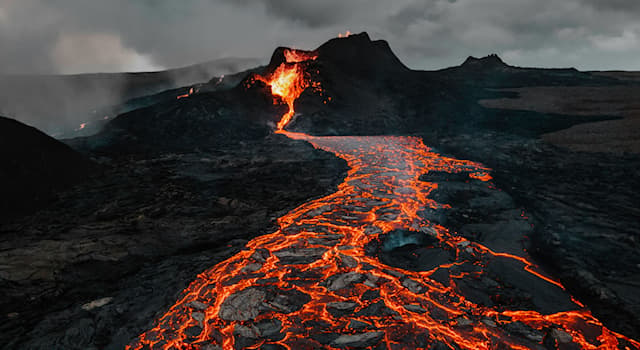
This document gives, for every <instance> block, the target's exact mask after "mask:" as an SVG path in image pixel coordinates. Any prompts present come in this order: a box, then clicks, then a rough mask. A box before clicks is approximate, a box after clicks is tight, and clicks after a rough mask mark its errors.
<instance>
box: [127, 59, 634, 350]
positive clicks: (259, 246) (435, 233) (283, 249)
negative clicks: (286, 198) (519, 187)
mask: <svg viewBox="0 0 640 350" xmlns="http://www.w3.org/2000/svg"><path fill="white" fill-rule="evenodd" d="M292 57H293V56H292ZM288 60H289V58H287V61H288ZM291 60H292V62H287V63H283V64H282V65H281V66H280V67H278V69H276V70H275V71H274V73H273V74H272V75H271V76H270V77H269V78H268V79H265V82H267V83H268V84H269V85H271V87H272V92H273V94H274V95H277V96H280V97H282V99H283V100H284V101H285V102H287V104H288V105H289V107H290V109H289V112H288V113H287V114H286V115H285V116H284V117H283V119H282V120H281V121H280V123H279V124H278V128H279V132H280V133H282V134H284V135H286V136H288V137H290V138H293V139H298V140H305V141H308V142H310V143H311V144H312V145H313V146H314V147H316V148H319V149H322V150H325V151H327V152H332V153H334V154H336V155H337V156H338V157H341V158H343V159H344V160H346V161H347V162H348V165H349V167H350V170H349V172H348V175H347V177H346V178H345V180H344V182H343V183H342V184H340V185H339V187H338V190H337V191H336V192H335V193H333V194H331V195H328V196H326V197H323V198H319V199H315V200H312V201H309V202H307V203H305V204H303V205H301V206H300V207H298V208H296V209H294V210H293V211H291V212H289V213H287V214H286V215H284V216H283V217H281V218H279V219H278V225H279V229H278V230H277V231H276V232H275V233H272V234H267V235H264V236H260V237H257V238H255V239H253V240H252V241H250V242H249V243H248V244H247V246H246V248H245V249H244V250H242V251H240V252H239V253H238V254H236V255H235V256H233V257H231V258H229V259H228V260H226V261H223V262H221V263H219V264H217V265H216V266H214V267H212V268H211V269H209V270H207V271H205V272H203V273H202V274H200V275H199V276H198V278H197V279H196V280H195V281H194V282H192V283H191V285H190V286H189V287H188V288H187V289H185V290H184V292H183V294H182V296H181V297H180V299H179V300H178V301H177V303H176V304H175V305H173V306H172V307H171V308H170V309H169V310H168V311H167V312H166V314H164V316H162V317H161V318H160V319H159V320H158V321H157V325H156V326H155V327H154V328H153V329H151V330H149V331H147V332H145V333H144V334H142V335H140V336H139V338H138V339H136V340H135V341H134V342H133V343H132V344H130V345H129V346H128V349H219V348H223V349H242V348H248V349H258V348H260V349H289V350H297V349H318V348H327V349H338V348H350V349H354V348H375V349H431V348H445V349H447V348H450V349H509V348H511V349H544V348H558V349H573V348H582V349H625V348H626V349H632V348H640V343H638V342H636V341H634V340H632V339H629V338H626V337H625V336H623V335H620V334H617V333H615V332H613V331H611V330H609V329H607V328H606V327H605V326H603V325H602V323H601V322H600V321H598V320H597V319H596V318H595V317H594V316H593V315H592V314H591V313H590V311H589V310H588V309H586V308H585V307H584V306H582V305H581V304H579V303H578V302H575V301H574V302H571V300H572V298H571V297H570V296H569V295H568V294H567V293H566V291H565V290H564V287H563V286H562V285H561V284H560V283H559V282H557V281H555V280H553V279H552V278H550V277H547V276H546V275H545V274H544V273H542V272H541V271H539V269H538V268H537V267H536V265H535V264H533V263H532V262H530V261H529V260H528V258H527V255H526V253H525V252H521V254H517V255H516V254H511V253H508V252H498V251H495V250H492V249H490V248H489V247H487V246H484V245H483V244H481V243H479V242H476V241H472V240H469V239H467V238H465V237H463V236H461V235H458V234H456V233H455V232H453V231H450V230H448V229H447V228H446V227H443V226H441V225H438V224H435V223H433V222H431V221H429V220H427V219H425V218H424V215H421V213H424V212H425V211H429V210H446V209H447V208H450V206H449V205H447V204H445V203H438V202H436V201H435V200H434V199H433V198H432V197H433V196H432V195H433V192H434V191H435V190H437V189H438V184H437V183H435V182H426V181H422V180H420V176H421V175H423V174H429V173H452V174H453V173H457V174H461V173H466V174H467V176H468V180H467V181H468V182H469V183H475V184H476V185H478V186H487V185H490V182H489V181H491V176H490V175H489V172H490V169H487V168H485V167H484V166H482V165H481V164H478V163H474V162H471V161H465V160H457V159H453V158H448V157H444V156H442V155H440V154H438V153H435V152H433V151H432V150H431V149H429V148H428V147H426V146H425V145H424V144H423V143H422V141H421V140H420V139H419V138H416V137H402V136H371V137H367V136H358V137H350V136H344V137H314V136H309V135H305V134H299V133H290V132H286V131H283V130H282V129H283V128H284V126H285V125H286V124H287V122H288V121H289V120H290V118H291V115H292V114H291V113H293V101H294V100H295V98H294V97H297V96H299V95H300V93H301V92H302V90H304V88H305V87H308V86H310V85H309V83H305V82H304V81H303V80H304V79H303V78H302V77H303V75H301V74H302V73H301V72H300V68H299V67H298V66H297V64H298V62H295V61H296V60H297V58H291ZM290 114H291V115H290ZM394 232H409V233H411V234H413V235H417V236H424V237H428V239H430V240H431V241H432V242H434V243H433V244H432V246H433V247H434V249H440V250H442V251H445V252H447V254H449V256H451V257H452V258H451V259H449V261H447V262H446V263H443V264H439V265H436V266H435V267H434V268H432V269H429V270H428V271H409V270H405V269H401V268H397V267H392V266H388V265H386V264H384V263H383V262H381V261H380V259H378V257H377V255H376V254H375V253H372V252H371V250H370V249H368V248H369V247H371V246H372V245H375V244H376V243H379V242H381V241H383V240H384V238H385V237H387V236H388V235H391V234H393V233H394ZM496 263H500V264H502V265H501V266H506V267H508V268H509V269H512V270H514V271H516V270H517V271H518V273H519V274H518V275H517V278H519V279H528V280H533V281H535V282H534V286H535V288H534V290H532V291H530V292H531V293H541V294H543V295H563V296H564V297H566V299H567V300H569V305H570V307H571V309H570V310H568V311H558V312H551V313H545V312H543V311H541V310H539V308H538V307H537V306H536V305H517V306H513V307H510V306H511V305H510V304H508V303H497V302H496V303H495V304H494V305H487V304H483V303H479V302H474V301H472V299H474V298H472V297H471V295H472V294H473V291H472V290H471V291H470V290H469V289H468V288H467V289H465V288H463V286H464V285H472V286H473V285H474V284H475V283H479V281H481V280H487V279H489V280H491V283H492V285H493V288H494V289H495V291H496V292H495V294H496V298H499V297H500V294H501V293H502V291H504V290H507V289H509V288H511V285H512V284H518V282H519V281H515V280H500V279H495V278H494V279H491V278H489V277H488V273H487V269H488V267H489V266H490V265H492V264H496ZM545 293H547V294H545ZM548 293H551V294H548ZM553 293H555V294H553ZM505 305H506V306H505Z"/></svg>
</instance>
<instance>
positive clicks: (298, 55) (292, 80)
mask: <svg viewBox="0 0 640 350" xmlns="http://www.w3.org/2000/svg"><path fill="white" fill-rule="evenodd" d="M284 57H285V62H283V63H282V64H280V66H278V68H276V69H275V71H273V73H271V74H269V75H268V76H267V77H262V76H258V77H257V80H260V81H262V82H264V83H265V84H267V85H269V86H270V87H271V93H272V94H273V95H274V96H277V97H279V98H280V99H281V100H282V101H284V102H285V103H286V104H287V106H288V107H289V110H288V111H287V113H285V114H284V115H283V116H282V118H281V119H280V121H279V122H278V125H277V130H284V127H285V126H286V125H287V124H288V123H289V122H290V121H291V119H292V118H293V116H294V115H295V109H294V102H295V101H296V100H297V99H298V97H300V95H301V94H302V92H304V90H306V89H307V88H309V87H313V88H315V89H319V88H320V85H319V84H318V83H315V82H312V81H311V79H310V78H309V76H308V75H307V74H306V73H305V70H304V69H303V67H302V64H303V63H304V62H307V61H313V60H315V59H316V58H317V57H318V56H317V55H316V54H315V53H313V52H308V51H302V50H291V49H285V50H284ZM276 103H277V101H276Z"/></svg>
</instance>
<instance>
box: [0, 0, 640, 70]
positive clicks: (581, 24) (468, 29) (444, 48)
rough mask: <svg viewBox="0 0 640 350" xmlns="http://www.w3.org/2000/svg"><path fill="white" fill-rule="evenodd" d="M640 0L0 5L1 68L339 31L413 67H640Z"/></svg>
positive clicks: (250, 49)
mask: <svg viewBox="0 0 640 350" xmlns="http://www.w3.org/2000/svg"><path fill="white" fill-rule="evenodd" d="M639 14H640V1H637V0H629V1H626V0H563V1H557V0H517V1H514V0H456V1H453V0H394V1H389V0H386V1H385V0H351V1H344V0H326V1H317V0H314V1H301V0H262V1H257V0H256V1H250V0H189V1H169V0H156V1H151V0H140V1H129V0H110V1H98V0H0V50H1V52H2V54H1V55H0V67H1V68H0V71H4V72H51V73H55V72H64V73H70V72H83V71H116V70H148V69H159V68H163V67H176V66H183V65H187V64H191V63H196V62H201V61H207V60H211V59H216V58H220V57H256V58H260V59H262V60H267V59H268V57H269V56H270V54H271V52H272V50H273V49H274V48H275V47H276V46H279V45H285V46H296V47H301V48H314V47H316V46H318V45H319V44H321V43H322V42H324V41H325V40H327V39H329V38H331V37H334V36H336V35H337V34H338V33H343V32H345V31H347V30H350V31H351V32H359V31H368V32H369V34H370V35H371V36H372V37H374V38H381V39H386V40H388V41H389V42H390V44H391V47H392V48H393V49H394V50H395V51H396V53H397V54H398V55H399V56H400V58H401V59H402V60H404V61H405V62H406V63H407V64H408V65H409V66H411V67H414V68H438V67H444V66H450V65H454V64H458V63H460V62H461V61H462V60H464V58H465V57H466V56H467V55H486V54H489V53H493V52H495V53H498V54H500V55H502V56H504V58H505V60H507V61H508V62H510V63H513V64H516V65H535V66H576V67H578V68H582V69H597V68H603V69H604V68H619V69H625V68H626V69H640V62H638V60H637V57H638V55H639V54H640V23H638V21H637V18H638V15H639Z"/></svg>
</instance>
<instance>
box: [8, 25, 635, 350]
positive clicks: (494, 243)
mask: <svg viewBox="0 0 640 350" xmlns="http://www.w3.org/2000/svg"><path fill="white" fill-rule="evenodd" d="M539 84H549V85H553V86H562V87H563V88H566V89H584V88H586V87H589V88H592V89H597V88H610V87H611V86H614V85H615V86H616V87H617V88H618V89H627V90H628V91H635V90H633V89H637V88H638V85H637V83H635V82H633V81H629V80H625V79H622V78H617V77H615V76H611V75H603V74H595V73H589V72H580V71H577V70H575V69H538V68H522V67H514V66H510V65H508V64H507V63H505V62H504V61H502V59H500V58H499V57H498V56H497V55H490V56H487V57H485V58H480V59H477V58H473V57H470V58H468V59H467V60H466V61H465V62H464V63H463V64H462V65H460V66H458V67H451V68H446V69H443V70H438V71H415V70H411V69H409V68H408V67H406V66H405V65H404V64H403V63H402V62H401V61H400V60H399V59H398V57H397V56H396V55H395V54H394V53H393V51H392V50H391V47H390V45H389V44H388V43H387V42H385V41H382V40H371V38H370V37H369V35H367V34H366V33H361V34H354V35H349V36H347V37H344V38H335V39H331V40H329V41H328V42H326V43H325V44H323V45H321V46H319V47H318V48H316V49H312V50H301V49H297V48H286V47H281V48H277V49H276V50H275V51H274V53H273V55H272V58H271V60H270V62H269V64H268V65H267V66H265V67H259V68H256V69H254V70H252V71H251V72H250V73H248V74H244V75H242V76H241V78H238V80H237V84H230V85H228V86H225V87H224V88H219V81H218V80H217V79H213V80H211V81H209V82H207V83H202V84H198V85H194V86H188V87H185V88H183V89H181V90H180V91H176V90H171V91H167V92H165V93H161V94H158V95H153V96H149V97H148V100H147V101H149V104H148V105H147V106H146V107H144V108H140V109H136V110H132V111H129V112H126V113H123V114H120V115H119V116H117V117H115V118H113V119H111V120H109V121H108V122H107V123H106V124H105V126H104V128H103V129H102V130H101V131H100V132H99V133H97V134H95V135H93V136H88V137H79V138H73V139H67V140H64V142H65V143H66V145H63V144H61V143H59V142H57V141H56V142H55V144H56V146H55V147H57V148H56V149H59V150H60V151H59V153H60V154H61V155H60V156H57V157H58V158H55V159H60V160H59V161H56V162H55V163H56V164H60V165H64V166H60V167H59V168H57V170H56V173H55V174H58V173H57V172H59V174H61V175H56V176H58V177H64V176H65V175H64V174H69V173H68V172H62V170H64V169H70V170H76V169H83V167H84V166H86V165H83V164H87V162H88V161H86V159H91V160H92V162H93V163H95V164H99V167H100V171H98V172H97V173H94V174H93V175H92V176H90V177H89V178H88V179H87V178H86V177H83V176H80V175H82V174H83V172H82V171H79V172H77V173H76V172H73V171H72V172H71V173H72V174H73V175H74V176H71V175H69V176H70V177H69V179H70V180H71V181H70V182H71V183H72V184H73V186H72V187H69V186H68V185H67V187H64V186H62V187H59V188H57V189H56V192H55V193H56V198H55V199H53V200H52V201H51V203H50V204H48V205H46V206H44V208H43V209H41V210H38V211H37V212H35V213H30V214H24V215H22V216H18V217H15V218H12V219H11V221H9V222H7V223H6V224H3V225H2V226H1V227H0V232H4V233H3V234H4V235H5V237H8V238H9V242H10V243H7V245H6V246H4V247H5V249H4V250H3V253H2V254H3V255H0V256H1V257H2V260H1V261H2V264H0V265H2V270H0V272H2V276H3V281H6V282H3V284H2V285H1V286H0V287H1V291H2V293H3V295H4V296H5V298H4V300H6V301H4V302H3V303H2V304H0V306H1V307H2V311H3V315H6V321H7V322H5V324H4V325H3V327H4V328H2V329H3V332H2V333H3V335H2V339H1V340H2V341H3V343H6V344H8V345H7V348H16V349H38V348H56V347H57V348H65V349H67V348H68V349H84V348H105V349H118V348H127V349H319V348H327V349H501V348H515V349H574V348H585V349H589V348H594V349H595V348H605V349H633V348H639V347H640V343H639V342H638V341H637V339H640V333H638V329H640V327H639V326H640V319H639V318H638V317H637V315H638V312H640V310H638V305H640V302H638V300H637V295H640V293H637V292H638V287H637V283H636V282H637V278H636V277H635V276H637V273H636V271H635V269H636V268H637V266H639V265H638V264H640V261H638V256H640V255H638V254H636V253H637V249H638V248H637V246H636V244H635V243H634V242H635V238H633V237H635V236H636V235H637V234H638V232H639V231H638V227H637V223H636V222H635V219H634V218H636V217H637V215H636V214H637V210H638V207H639V205H638V204H637V200H636V195H635V193H636V191H637V190H638V189H640V183H638V179H637V177H635V176H630V175H629V174H630V173H631V172H630V171H631V169H634V167H636V166H638V165H640V158H638V156H637V155H635V154H619V155H614V154H601V153H589V152H575V151H571V150H567V149H564V148H559V147H557V146H554V145H551V144H548V143H547V142H545V141H543V139H542V138H541V136H542V135H543V134H547V133H554V132H557V131H559V130H567V129H568V128H571V127H572V126H574V125H578V124H585V125H588V124H587V123H594V122H603V121H606V122H613V121H617V120H620V119H621V118H623V116H620V115H615V114H601V113H578V112H576V113H571V112H572V111H577V109H574V110H570V109H569V110H563V111H556V110H553V109H550V110H541V109H540V108H533V107H531V108H522V109H514V108H499V107H498V108H496V107H495V106H494V107H488V105H490V104H492V103H493V104H497V103H498V102H500V101H504V100H508V101H509V102H511V103H516V101H519V98H522V96H524V95H520V94H525V92H526V91H527V90H526V89H528V88H531V87H532V86H538V85H539ZM627 90H625V91H627ZM523 91H524V92H523ZM630 95H633V94H630ZM486 101H493V102H486ZM534 107H535V106H534ZM538 107H539V106H538ZM36 139H37V138H35V137H31V138H21V140H23V141H22V143H20V148H21V149H27V148H29V147H31V148H33V149H40V148H41V147H43V146H42V145H41V143H39V142H40V141H37V140H36ZM53 141H55V140H53ZM47 142H49V146H47V147H50V148H52V149H53V147H54V146H53V143H52V140H48V141H47ZM14 144H15V145H18V141H17V140H14V141H13V142H11V143H10V145H6V148H9V147H11V145H14ZM51 157H53V156H51ZM49 158H50V157H49V156H47V159H49ZM13 161H16V162H23V163H27V161H30V162H32V163H37V160H36V156H35V155H33V154H32V153H25V154H23V155H22V156H21V157H14V158H13ZM42 171H43V170H42V169H36V170H33V172H34V173H42ZM76 175H77V176H78V177H76ZM55 178H56V177H55V176H52V179H55ZM52 182H55V181H52ZM52 252H56V253H52ZM611 271H615V273H612V272H611ZM43 286H44V287H43ZM26 300H30V303H27V302H26Z"/></svg>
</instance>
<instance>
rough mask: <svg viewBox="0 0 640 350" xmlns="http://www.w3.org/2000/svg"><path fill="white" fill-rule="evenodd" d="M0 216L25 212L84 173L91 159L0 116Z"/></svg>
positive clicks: (87, 170) (89, 166)
mask: <svg viewBox="0 0 640 350" xmlns="http://www.w3.org/2000/svg"><path fill="white" fill-rule="evenodd" d="M0 164H2V167H0V197H1V198H2V201H0V217H4V216H9V215H12V214H15V213H20V212H28V211H32V210H34V209H36V208H37V207H38V206H40V205H43V204H45V203H46V202H47V201H49V200H51V196H52V194H53V192H54V190H56V189H60V188H63V187H65V186H68V185H71V184H74V183H76V182H77V181H79V180H80V179H82V178H83V177H85V176H86V175H87V174H88V172H89V170H90V168H91V166H92V165H91V163H90V162H89V161H88V160H87V159H85V158H84V157H83V156H82V155H80V154H79V153H77V152H76V151H74V150H72V149H71V148H69V146H67V145H65V144H63V143H61V142H59V141H57V140H55V139H53V138H51V137H49V136H47V135H46V134H44V133H42V132H41V131H39V130H37V129H35V128H33V127H30V126H27V125H25V124H22V123H20V122H18V121H16V120H13V119H10V118H5V117H1V116H0Z"/></svg>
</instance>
